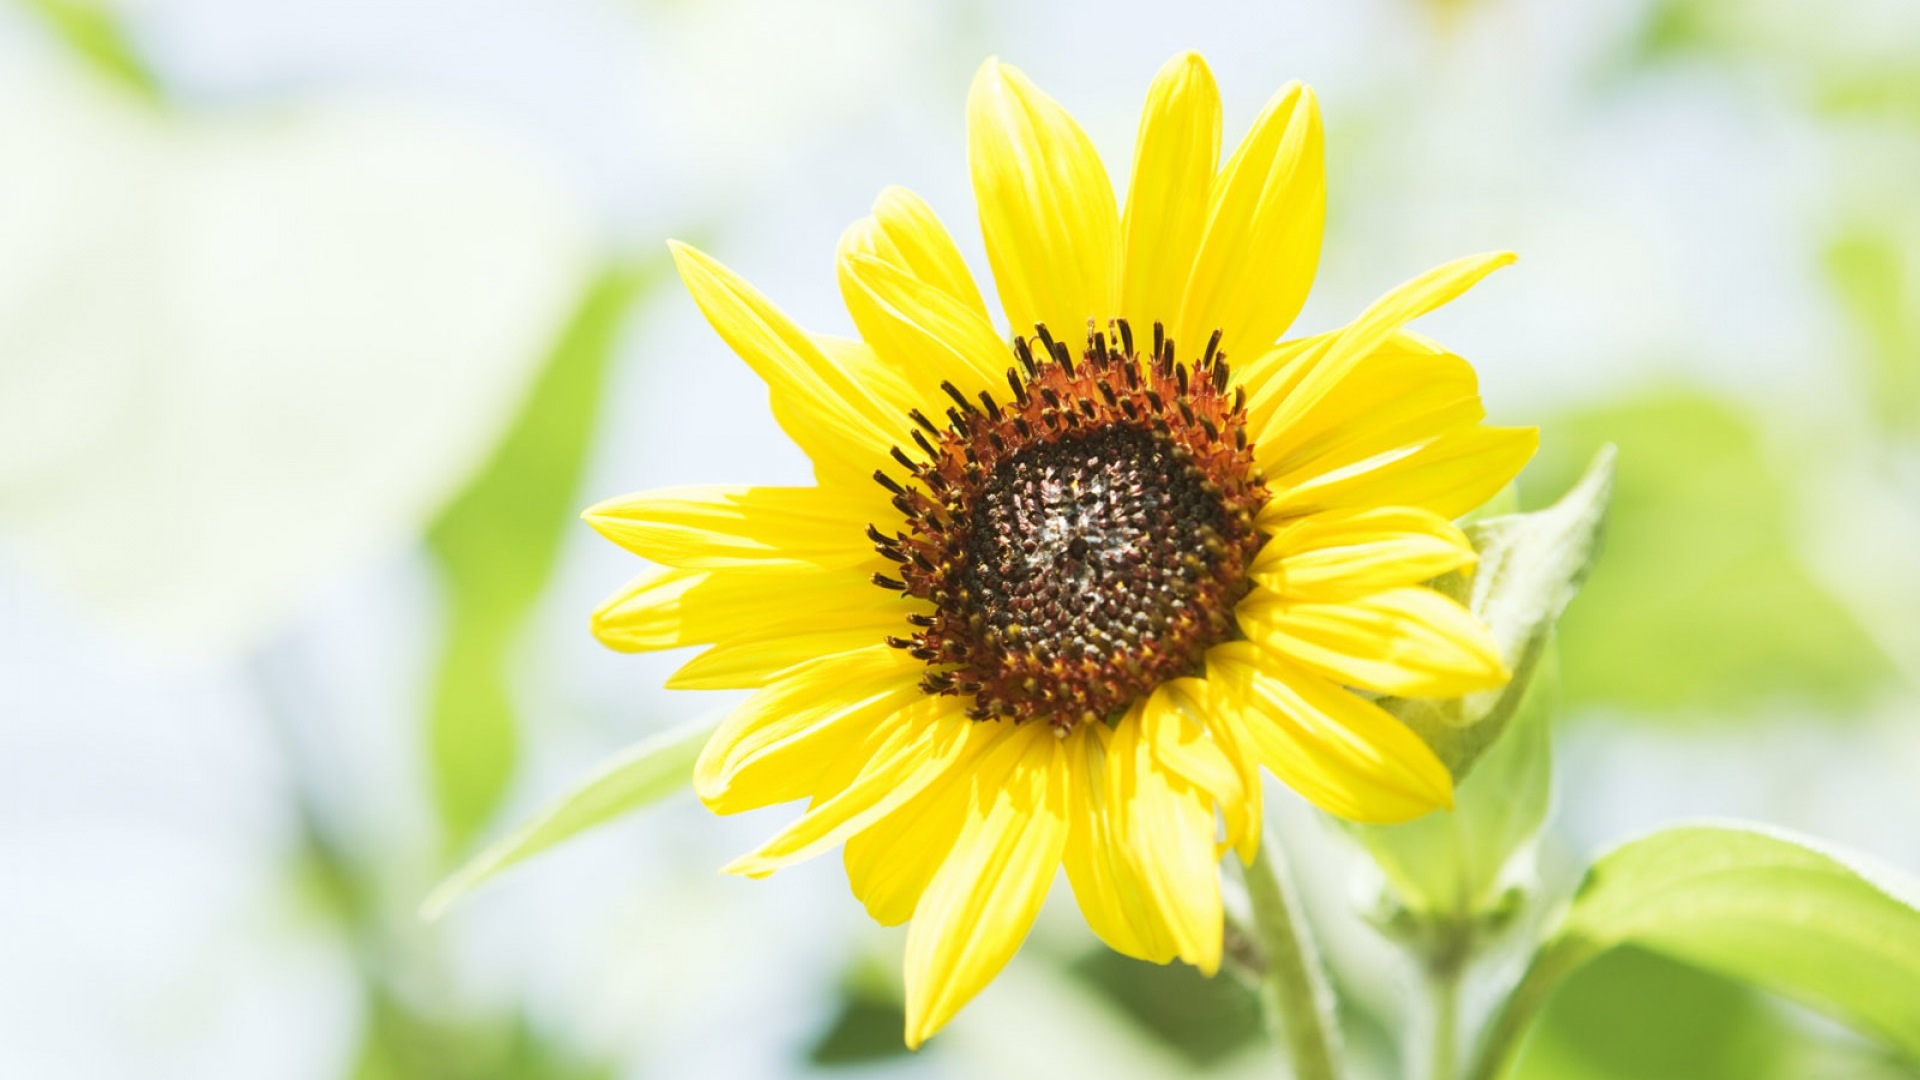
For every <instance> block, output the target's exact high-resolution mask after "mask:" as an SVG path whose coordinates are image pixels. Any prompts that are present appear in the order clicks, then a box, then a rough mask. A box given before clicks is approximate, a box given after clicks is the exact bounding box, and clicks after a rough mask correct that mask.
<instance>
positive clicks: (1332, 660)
mask: <svg viewBox="0 0 1920 1080" xmlns="http://www.w3.org/2000/svg"><path fill="white" fill-rule="evenodd" d="M1235 617H1236V618H1237V619H1238V621H1239V623H1240V627H1241V629H1242V630H1243V631H1245V633H1246V635H1247V637H1248V639H1249V640H1251V641H1254V642H1257V643H1259V644H1261V645H1264V646H1266V647H1267V648H1268V649H1270V650H1272V651H1274V652H1277V653H1280V654H1282V655H1284V656H1286V657H1287V658H1288V659H1290V660H1293V661H1295V662H1297V663H1299V664H1301V665H1303V666H1305V667H1309V668H1312V669H1313V670H1315V671H1318V672H1319V673H1321V674H1322V675H1325V676H1327V677H1328V678H1331V679H1333V680H1334V681H1336V682H1339V683H1341V684H1343V685H1346V686H1354V687H1359V688H1361V689H1364V690H1373V691H1376V692H1378V693H1382V694H1395V695H1398V696H1401V697H1436V698H1439V697H1459V696H1461V695H1462V694H1470V693H1472V692H1474V691H1475V690H1486V689H1490V688H1492V687H1495V686H1499V685H1500V684H1502V683H1504V682H1506V681H1507V678H1508V672H1507V669H1506V665H1505V664H1503V663H1502V662H1501V660H1500V650H1499V647H1498V646H1496V645H1495V644H1494V643H1493V639H1492V638H1491V637H1490V636H1488V634H1487V631H1486V628H1485V627H1483V626H1481V625H1480V622H1479V620H1477V619H1475V618H1474V617H1473V615H1472V614H1471V613H1470V612H1468V611H1467V609H1466V608H1464V607H1461V606H1460V605H1459V604H1458V603H1457V602H1455V601H1453V600H1451V599H1449V598H1447V597H1445V596H1442V595H1440V594H1439V593H1437V592H1435V591H1433V590H1432V589H1423V588H1418V587H1405V588H1397V589H1387V590H1384V591H1382V592H1377V593H1372V594H1369V595H1366V596H1357V597H1353V598H1350V599H1346V600H1334V601H1320V602H1315V601H1306V602H1297V601H1289V600H1288V599H1286V598H1284V597H1281V596H1278V595H1276V594H1274V593H1270V592H1268V591H1266V590H1265V589H1255V590H1254V591H1253V592H1252V593H1251V594H1249V595H1248V597H1247V599H1246V600H1244V601H1242V602H1241V604H1240V606H1239V608H1238V609H1237V610H1236V612H1235Z"/></svg>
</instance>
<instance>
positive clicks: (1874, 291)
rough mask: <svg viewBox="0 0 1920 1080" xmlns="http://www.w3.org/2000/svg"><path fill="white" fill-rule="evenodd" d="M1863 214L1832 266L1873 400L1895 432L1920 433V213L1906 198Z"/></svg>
mask: <svg viewBox="0 0 1920 1080" xmlns="http://www.w3.org/2000/svg"><path fill="white" fill-rule="evenodd" d="M1884 201H1885V203H1886V205H1873V206H1869V207H1864V208H1862V209H1861V210H1858V211H1856V213H1857V214H1858V215H1859V217H1860V218H1861V220H1859V221H1856V222H1853V223H1852V224H1851V225H1849V226H1848V227H1847V228H1845V229H1844V230H1842V231H1841V232H1840V233H1839V234H1838V235H1836V236H1835V237H1834V238H1833V239H1832V240H1831V241H1830V242H1829V243H1828V245H1827V252H1826V269H1827V275H1828V278H1829V279H1830V280H1831V281H1832V283H1833V287H1834V290H1835V292H1836V293H1837V294H1838V296H1839V299H1840V301H1841V308H1842V310H1843V311H1845V312H1846V314H1847V316H1848V317H1849V319H1850V320H1851V321H1852V323H1853V325H1854V327H1855V330H1856V332H1857V336H1858V337H1859V339H1860V349H1859V353H1860V355H1861V368H1862V371H1863V374H1864V375H1865V377H1866V383H1867V386H1866V389H1867V391H1868V395H1867V396H1868V398H1869V400H1870V401H1871V402H1872V405H1873V408H1874V409H1876V410H1877V411H1878V412H1879V414H1880V418H1881V421H1882V422H1883V423H1884V424H1885V425H1886V426H1887V428H1888V429H1889V430H1896V431H1897V430H1905V431H1915V430H1920V256H1916V255H1915V254H1914V252H1915V251H1916V247H1915V245H1916V244H1920V215H1915V214H1913V213H1912V212H1911V211H1910V210H1909V208H1908V207H1907V206H1906V205H1905V204H1904V203H1903V202H1902V201H1900V200H1897V199H1887V200H1884Z"/></svg>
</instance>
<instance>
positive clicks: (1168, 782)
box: [1122, 687, 1230, 975]
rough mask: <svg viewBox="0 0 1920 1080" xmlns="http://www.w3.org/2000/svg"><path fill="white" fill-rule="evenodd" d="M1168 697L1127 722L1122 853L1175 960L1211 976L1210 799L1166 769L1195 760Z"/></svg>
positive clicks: (1215, 944) (1215, 954)
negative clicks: (1127, 794) (1129, 749)
mask: <svg viewBox="0 0 1920 1080" xmlns="http://www.w3.org/2000/svg"><path fill="white" fill-rule="evenodd" d="M1172 698H1173V695H1172V694H1170V693H1168V692H1166V691H1165V688H1164V687H1163V688H1162V690H1160V691H1156V692H1155V693H1154V695H1153V696H1152V697H1150V698H1149V699H1148V700H1147V703H1146V706H1145V708H1143V709H1141V710H1140V711H1139V713H1138V715H1137V716H1135V717H1129V720H1131V721H1133V722H1134V723H1135V724H1137V726H1138V728H1139V737H1138V738H1137V739H1134V740H1133V751H1134V760H1133V770H1132V781H1133V793H1132V797H1131V798H1129V799H1128V800H1127V802H1126V804H1125V805H1126V813H1127V820H1128V830H1127V831H1128V838H1129V840H1130V841H1131V843H1130V844H1129V846H1128V852H1127V854H1128V857H1129V858H1131V859H1132V860H1133V863H1134V866H1135V868H1136V869H1137V871H1138V873H1139V876H1140V878H1141V880H1142V882H1143V883H1144V884H1145V885H1146V888H1147V892H1148V895H1149V896H1150V897H1151V898H1152V900H1153V904H1154V906H1155V908H1156V910H1157V911H1158V913H1159V914H1160V917H1161V918H1163V919H1164V920H1165V921H1166V924H1167V927H1168V930H1169V931H1170V932H1171V934H1172V936H1173V939H1174V942H1175V944H1176V946H1177V948H1178V950H1179V955H1180V958H1181V959H1182V960H1185V961H1186V962H1187V963H1189V964H1192V965H1193V966H1195V967H1197V968H1199V969H1200V970H1201V971H1202V972H1203V973H1205V974H1208V975H1211V974H1213V973H1214V972H1215V971H1217V970H1218V969H1219V967H1220V949H1221V930H1222V925H1223V916H1222V912H1221V904H1220V855H1219V849H1218V848H1217V847H1216V846H1215V843H1214V833H1215V824H1214V815H1213V804H1214V800H1213V797H1212V795H1211V794H1210V793H1209V792H1207V791H1206V790H1205V789H1203V788H1201V787H1199V786H1198V785H1196V784H1194V783H1192V782H1190V781H1189V780H1188V779H1187V778H1186V776H1184V775H1182V774H1181V773H1180V772H1178V771H1176V770H1175V769H1174V768H1173V767H1172V760H1173V759H1175V758H1178V757H1182V756H1185V757H1192V756H1194V754H1195V747H1194V746H1192V745H1191V744H1190V738H1191V736H1192V734H1193V733H1192V732H1191V730H1183V729H1184V728H1185V727H1186V717H1185V715H1184V714H1183V712H1182V710H1181V708H1180V706H1179V705H1178V704H1177V703H1175V702H1174V701H1173V700H1172ZM1127 722H1128V721H1122V723H1123V724H1125V723H1127ZM1222 764H1223V765H1224V761H1223V762H1222ZM1229 774H1230V772H1229Z"/></svg>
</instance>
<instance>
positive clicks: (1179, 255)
mask: <svg viewBox="0 0 1920 1080" xmlns="http://www.w3.org/2000/svg"><path fill="white" fill-rule="evenodd" d="M1219 159H1220V92H1219V90H1218V89H1216V88H1215V86H1214V82H1213V72H1211V71H1209V70H1207V62H1206V61H1205V60H1203V59H1201V58H1200V54H1199V53H1195V52H1187V53H1181V54H1180V55H1179V56H1176V57H1174V58H1173V59H1171V60H1169V61H1167V63H1166V65H1165V66H1164V67H1162V68H1161V69H1160V73H1159V74H1158V75H1156V76H1154V80H1153V87H1152V89H1150V90H1148V91H1147V106H1146V109H1145V111H1144V112H1143V113H1142V114H1141V117H1140V135H1139V138H1138V140H1137V141H1136V142H1135V144H1134V155H1133V179H1132V180H1131V181H1130V182H1129V183H1128V184H1127V209H1126V217H1125V219H1124V221H1123V225H1122V227H1123V232H1124V236H1125V243H1126V248H1125V254H1124V255H1123V256H1122V258H1121V260H1120V311H1121V312H1122V313H1124V314H1125V315H1126V317H1127V318H1128V319H1131V320H1132V321H1133V325H1134V328H1135V330H1136V332H1141V333H1144V332H1146V331H1147V330H1148V329H1150V328H1151V327H1152V326H1153V324H1154V323H1155V322H1163V323H1165V324H1167V328H1168V332H1170V333H1171V332H1174V331H1175V330H1176V329H1177V328H1176V326H1175V323H1176V321H1177V320H1178V319H1179V316H1180V299H1181V295H1182V294H1183V293H1184V292H1185V290H1186V287H1187V276H1188V274H1189V273H1190V272H1191V271H1192V269H1193V259H1194V253H1195V252H1196V251H1197V250H1199V247H1200V234H1201V231H1202V230H1203V229H1204V228H1205V227H1206V221H1207V200H1208V194H1209V192H1210V190H1211V189H1212V186H1213V170H1214V166H1215V164H1216V163H1218V161H1219Z"/></svg>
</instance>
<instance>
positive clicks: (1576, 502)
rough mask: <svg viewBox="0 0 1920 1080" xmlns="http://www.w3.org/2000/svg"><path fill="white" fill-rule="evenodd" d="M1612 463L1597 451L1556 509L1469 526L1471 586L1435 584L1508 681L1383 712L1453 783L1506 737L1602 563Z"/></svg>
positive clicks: (1390, 705) (1397, 702)
mask: <svg viewBox="0 0 1920 1080" xmlns="http://www.w3.org/2000/svg"><path fill="white" fill-rule="evenodd" d="M1613 460H1614V451H1613V448H1612V447H1610V446H1603V447H1601V448H1600V449H1599V450H1597V451H1596V452H1595V453H1594V454H1593V459H1592V461H1591V462H1590V463H1589V464H1588V466H1587V470H1586V472H1585V474H1584V475H1582V476H1581V477H1580V479H1579V481H1578V482H1576V483H1574V484H1573V485H1572V486H1571V487H1570V488H1568V489H1567V491H1566V494H1564V495H1562V496H1561V497H1560V500H1559V501H1558V502H1556V503H1554V504H1553V505H1552V506H1549V507H1547V508H1545V509H1543V510H1535V511H1532V512H1530V513H1524V514H1505V515H1501V516H1499V517H1490V518H1483V519H1481V520H1479V521H1476V522H1473V523H1471V524H1469V525H1468V526H1467V527H1466V531H1467V536H1468V538H1469V539H1471V540H1472V541H1473V546H1474V550H1475V551H1477V552H1479V554H1480V561H1479V564H1478V565H1477V566H1476V567H1475V568H1474V571H1473V576H1472V577H1471V578H1469V579H1467V580H1465V581H1464V582H1461V581H1459V580H1458V579H1457V577H1456V578H1455V579H1453V580H1451V581H1442V582H1437V583H1436V584H1437V585H1439V586H1440V587H1441V588H1443V589H1445V590H1447V591H1449V592H1453V593H1455V594H1456V595H1457V596H1458V597H1459V598H1460V599H1461V600H1463V601H1464V602H1465V603H1466V604H1467V606H1468V607H1469V608H1471V609H1472V611H1473V613H1474V614H1475V615H1477V616H1479V617H1480V620H1481V621H1482V622H1483V623H1485V624H1486V626H1487V628H1488V630H1489V631H1491V632H1492V634H1493V638H1494V641H1495V642H1496V643H1498V644H1499V646H1500V658H1501V659H1502V660H1504V661H1505V662H1506V665H1507V667H1508V669H1509V670H1511V671H1512V672H1513V678H1512V680H1511V681H1509V682H1508V683H1507V684H1506V685H1505V686H1502V687H1499V688H1497V689H1494V690H1486V691H1482V692H1480V693H1477V694H1469V695H1467V696H1466V697H1464V698H1451V699H1445V700H1427V699H1388V700H1386V701H1384V702H1382V704H1383V705H1384V706H1385V707H1386V708H1387V710H1388V711H1390V712H1392V713H1393V714H1394V715H1396V716H1398V717H1399V718H1400V719H1402V720H1404V721H1406V723H1407V726H1408V727H1411V728H1413V730H1414V731H1415V732H1417V733H1418V734H1419V735H1420V737H1421V738H1422V739H1425V740H1426V741H1427V744H1428V745H1430V746H1432V747H1433V749H1434V752H1435V753H1437V754H1439V755H1440V760H1442V761H1444V762H1446V764H1447V768H1448V769H1449V770H1451V771H1452V772H1453V775H1454V776H1455V778H1462V777H1465V776H1466V775H1467V773H1468V772H1469V771H1470V770H1471V769H1472V768H1473V765H1474V762H1475V761H1477V760H1478V759H1479V757H1480V755H1481V754H1483V753H1485V752H1486V750H1487V748H1488V747H1489V746H1492V745H1493V744H1494V741H1495V740H1496V739H1498V738H1499V737H1500V735H1501V733H1502V732H1503V731H1505V730H1506V727H1507V723H1508V721H1509V720H1511V719H1512V717H1513V715H1514V712H1515V711H1516V710H1517V709H1518V708H1519V707H1520V702H1521V700H1522V699H1524V698H1525V697H1526V694H1527V687H1528V685H1529V684H1530V682H1531V681H1532V678H1533V669H1534V665H1535V664H1536V663H1537V662H1538V661H1539V658H1540V655H1541V651H1542V650H1543V649H1545V648H1546V643H1547V638H1548V637H1549V636H1550V635H1551V634H1552V633H1553V628H1554V625H1555V623H1557V622H1558V621H1559V619H1560V616H1561V615H1562V614H1563V613H1564V612H1565V611H1566V609H1567V605H1568V604H1569V603H1571V602H1572V600H1573V598H1574V596H1575V595H1576V594H1577V593H1579V591H1580V586H1581V583H1583V582H1584V581H1586V579H1587V574H1588V572H1589V571H1590V570H1591V569H1592V567H1593V563H1594V560H1595V559H1596V558H1597V557H1598V555H1599V552H1600V532H1601V526H1602V525H1603V523H1604V522H1605V521H1606V515H1607V500H1608V498H1609V494H1610V492H1611V491H1612V488H1613Z"/></svg>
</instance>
